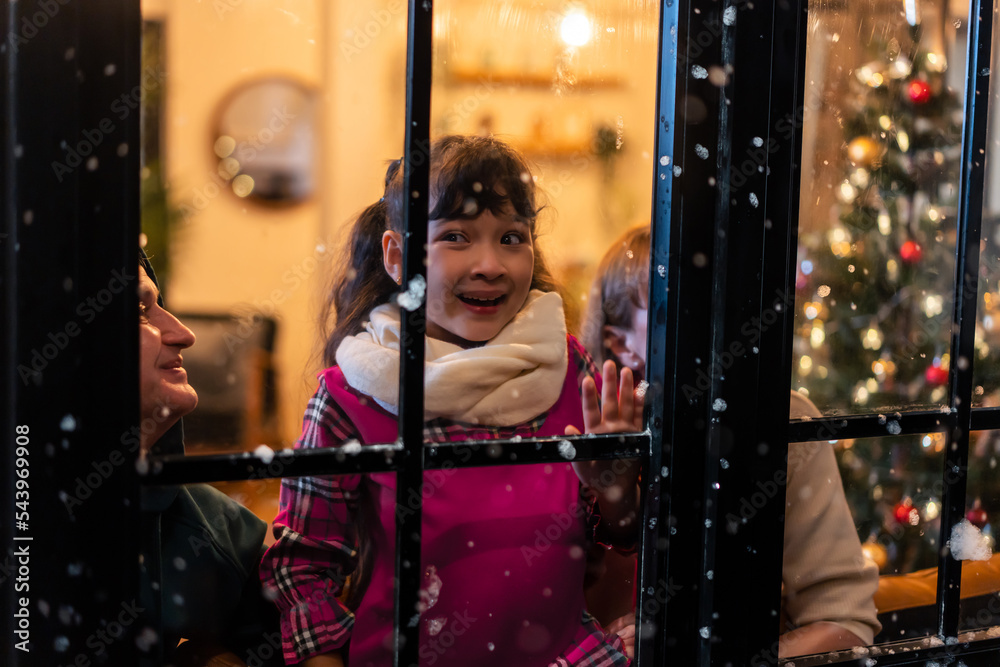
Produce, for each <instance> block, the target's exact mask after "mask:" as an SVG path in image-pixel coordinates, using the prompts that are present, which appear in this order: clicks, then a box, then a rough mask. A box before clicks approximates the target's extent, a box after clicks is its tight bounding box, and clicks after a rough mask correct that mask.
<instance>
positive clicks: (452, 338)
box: [382, 207, 535, 347]
mask: <svg viewBox="0 0 1000 667" xmlns="http://www.w3.org/2000/svg"><path fill="white" fill-rule="evenodd" d="M432 210H433V207H432ZM382 248H383V252H384V258H385V265H386V270H387V271H388V272H389V275H390V276H392V277H393V279H395V280H396V281H397V282H398V281H399V277H400V276H402V259H401V258H402V252H401V250H402V243H401V241H400V237H399V235H398V234H397V233H396V232H391V231H390V232H386V233H385V236H383V239H382ZM534 267H535V251H534V247H533V246H532V241H531V228H530V227H529V226H528V223H527V222H525V221H523V220H521V219H520V218H518V217H517V216H515V215H514V213H513V209H512V208H508V209H507V210H505V211H504V212H503V213H501V214H500V215H499V216H497V215H494V214H493V212H491V211H486V212H484V213H482V214H481V215H480V216H479V217H477V218H475V219H474V220H462V219H458V220H447V219H439V220H432V221H430V225H429V227H428V234H427V335H428V336H430V337H431V338H437V339H439V340H443V341H446V342H449V343H454V344H455V345H460V346H462V347H473V346H475V345H478V344H481V343H485V342H486V341H488V340H490V339H492V338H494V337H495V336H496V335H497V334H498V333H500V330H501V329H502V328H503V327H504V326H506V325H507V323H508V322H510V321H511V320H512V319H514V316H515V315H517V313H518V311H520V310H521V306H523V305H524V302H525V299H527V297H528V291H529V290H530V289H531V280H532V275H533V272H534Z"/></svg>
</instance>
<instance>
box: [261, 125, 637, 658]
mask: <svg viewBox="0 0 1000 667" xmlns="http://www.w3.org/2000/svg"><path fill="white" fill-rule="evenodd" d="M430 165H431V173H430V200H429V206H430V212H429V216H428V217H429V221H430V222H429V228H428V246H427V290H426V295H427V296H426V298H427V321H426V331H427V336H428V339H427V349H426V365H425V378H426V381H425V421H426V424H425V430H424V437H425V439H426V440H428V441H431V442H447V441H455V440H463V439H470V438H474V439H489V438H513V437H522V436H523V437H531V436H559V435H563V434H564V433H579V432H580V431H582V430H586V431H587V432H590V433H610V432H619V431H628V430H639V429H640V425H639V422H640V420H641V409H639V408H638V406H636V404H635V400H636V399H635V397H634V395H633V392H632V382H633V381H632V377H631V374H630V373H629V372H628V371H627V370H626V371H625V372H623V373H622V375H621V385H620V387H621V388H622V391H621V392H620V393H621V395H620V397H619V396H617V395H616V394H617V389H618V377H617V372H616V370H615V368H614V366H613V365H612V364H608V366H607V367H606V368H605V369H604V373H603V378H602V380H603V387H602V389H601V392H602V402H603V406H600V405H599V403H598V391H599V389H598V386H597V384H596V382H595V379H594V378H592V377H590V376H589V375H588V373H589V372H590V371H591V370H592V368H593V362H591V361H590V360H589V357H587V355H586V353H585V352H584V350H583V348H582V346H581V345H580V344H579V343H578V342H577V341H576V340H575V339H574V338H573V337H572V336H568V335H567V334H566V328H565V320H564V316H563V310H562V301H561V299H560V297H559V294H558V293H557V292H556V291H555V287H554V282H553V280H552V277H551V276H550V275H549V273H548V271H547V270H546V268H545V264H544V262H543V261H542V258H541V256H540V255H539V252H538V248H537V247H536V231H535V221H536V218H537V214H538V210H539V209H538V206H537V205H536V203H535V187H534V182H533V179H532V178H531V174H530V172H529V170H528V167H527V165H526V164H525V162H524V160H523V158H521V156H520V155H519V154H518V153H516V152H515V151H514V150H513V149H511V148H510V147H509V146H507V145H506V144H504V143H502V142H500V141H498V140H496V139H493V138H485V137H461V136H449V137H444V138H442V139H440V140H438V141H436V142H435V143H434V145H433V147H432V149H431V155H430ZM406 196H407V195H406V193H404V192H402V174H401V173H400V169H399V162H396V163H394V164H393V165H392V166H390V168H389V171H388V173H387V175H386V191H385V196H384V197H383V198H382V199H381V200H379V201H378V202H377V203H375V204H373V205H372V206H370V207H368V209H366V210H365V211H364V212H363V213H362V214H361V216H360V217H359V219H358V220H357V222H356V224H355V227H354V230H353V232H352V236H351V239H350V241H349V249H348V258H347V261H345V262H344V264H343V266H345V267H346V270H345V271H344V272H343V273H342V274H341V275H340V276H339V277H338V279H337V280H336V281H335V284H334V290H333V294H332V300H331V301H332V306H333V308H334V310H335V311H336V314H337V322H336V325H335V327H334V328H333V331H332V332H331V333H330V334H329V336H328V338H327V343H326V348H325V361H326V362H327V364H329V365H330V368H328V369H327V370H326V371H324V372H323V373H322V375H321V376H320V383H319V388H318V389H317V391H316V394H315V395H314V396H313V398H312V400H311V401H310V403H309V407H308V409H307V411H306V416H305V420H304V421H305V423H304V426H303V432H302V436H301V438H300V439H299V441H298V442H297V444H296V446H297V447H300V448H317V447H336V446H339V445H342V444H344V443H346V442H349V441H350V442H353V441H360V442H362V443H380V442H393V441H395V439H396V405H397V403H398V401H397V391H398V387H397V385H398V369H399V352H398V350H399V329H400V325H399V323H400V307H399V305H398V304H397V303H396V302H395V299H394V295H395V294H396V293H397V292H398V291H399V289H400V288H399V283H400V282H401V280H402V235H401V232H402V230H401V224H402V218H403V213H402V212H403V207H404V206H405V199H406ZM581 397H582V398H581ZM631 468H634V469H635V472H634V473H633V472H626V473H625V474H624V475H622V476H621V477H620V478H618V479H617V480H616V481H615V482H614V483H612V484H607V482H606V480H607V479H608V478H607V476H605V477H604V478H603V481H605V483H604V484H601V483H599V480H601V479H602V478H601V476H600V473H602V472H605V473H606V471H607V470H608V466H607V465H603V466H602V465H599V464H574V465H573V466H570V465H569V464H563V465H548V464H544V465H524V466H510V467H498V468H469V469H461V470H456V469H450V470H440V471H430V472H428V473H426V474H425V477H424V484H423V486H422V493H423V533H422V535H423V540H422V545H423V546H422V571H423V585H422V588H421V594H420V597H421V608H420V610H419V611H420V612H421V613H420V621H419V622H420V647H419V655H420V662H421V664H422V665H433V664H443V665H472V664H474V665H477V667H487V666H493V665H495V666H497V667H501V666H504V667H507V666H509V665H511V664H514V663H515V662H516V663H518V664H523V665H549V664H552V663H555V664H558V665H576V664H584V663H586V664H588V665H589V664H594V665H597V664H600V665H625V664H628V659H627V658H626V657H625V655H624V654H623V653H622V645H621V642H620V640H619V639H618V637H617V636H614V635H605V633H604V632H603V631H602V630H601V628H600V626H599V625H598V624H597V623H596V621H594V620H593V619H592V618H591V617H590V616H589V615H588V614H587V612H586V611H585V609H584V601H583V574H584V565H585V559H584V555H585V551H586V544H587V537H588V535H587V532H588V520H591V521H592V523H594V524H597V526H596V527H597V529H598V530H604V531H606V533H607V538H606V539H608V541H613V540H619V539H624V540H625V541H627V540H628V539H631V538H632V533H633V532H634V530H635V526H634V524H633V521H632V519H633V518H634V511H635V505H636V502H637V497H638V489H637V470H638V466H631ZM574 470H575V472H576V474H574ZM581 480H582V481H583V482H585V483H586V484H587V486H588V487H592V492H593V494H594V495H595V496H596V501H597V502H598V503H599V504H600V515H597V514H596V513H594V514H593V515H592V514H591V509H592V505H593V501H590V500H588V499H587V498H586V497H585V496H584V495H581V489H582V487H581ZM395 497H396V490H395V475H393V474H391V473H384V474H370V475H347V476H339V477H332V478H331V477H328V478H300V479H289V480H285V481H284V483H283V485H282V492H281V506H282V510H281V511H280V513H279V514H278V516H277V517H276V519H275V526H274V531H275V537H276V540H277V541H276V543H275V544H274V545H273V546H272V548H271V549H270V550H269V551H268V553H267V555H266V556H265V558H264V562H263V564H262V565H261V572H262V578H263V580H264V582H265V585H266V586H267V587H268V588H269V589H270V591H271V592H272V593H273V595H274V598H275V600H276V603H277V605H278V607H279V610H280V612H281V615H282V642H283V650H284V655H285V660H286V662H288V663H289V664H295V663H299V662H302V663H303V664H305V665H309V666H310V667H313V666H316V665H341V664H344V659H345V658H347V657H348V656H349V658H350V664H351V666H352V667H365V666H366V665H391V664H392V649H391V643H392V611H393V608H392V600H393V595H392V594H393V558H394V550H395V544H394V540H395V534H394V512H395V511H399V512H404V511H406V510H407V508H405V507H399V508H396V507H395ZM348 575H350V585H349V591H348V592H347V594H346V595H344V594H343V584H344V580H345V578H346V577H347V576H348Z"/></svg>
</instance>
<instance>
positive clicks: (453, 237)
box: [441, 232, 463, 243]
mask: <svg viewBox="0 0 1000 667" xmlns="http://www.w3.org/2000/svg"><path fill="white" fill-rule="evenodd" d="M462 239H463V237H462V235H461V234H459V233H458V232H445V233H444V234H442V235H441V240H442V241H445V242H446V243H458V242H460V241H462Z"/></svg>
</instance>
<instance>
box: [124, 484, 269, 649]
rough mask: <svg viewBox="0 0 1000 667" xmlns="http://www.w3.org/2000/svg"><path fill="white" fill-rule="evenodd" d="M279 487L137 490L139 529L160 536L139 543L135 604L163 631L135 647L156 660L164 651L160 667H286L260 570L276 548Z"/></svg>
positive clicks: (142, 636)
mask: <svg viewBox="0 0 1000 667" xmlns="http://www.w3.org/2000/svg"><path fill="white" fill-rule="evenodd" d="M279 486H280V480H276V479H274V480H272V479H268V480H256V481H246V482H227V483H217V484H211V485H209V484H189V485H184V486H168V487H147V488H146V489H144V492H143V519H144V520H145V521H146V522H148V523H152V522H153V521H155V522H156V525H157V526H158V528H159V530H158V531H147V532H146V533H144V538H143V539H144V542H143V544H142V549H143V560H142V563H143V566H142V567H141V569H140V594H141V599H142V602H141V603H140V604H141V605H142V606H144V607H145V608H146V609H148V610H149V611H148V612H147V613H148V615H149V617H150V618H159V619H161V624H160V628H159V629H158V632H154V631H153V629H152V628H148V627H147V628H145V629H144V630H142V632H140V633H139V634H138V639H137V642H138V643H139V644H140V646H142V647H144V648H150V649H153V654H154V655H156V654H157V653H158V652H159V650H160V649H161V648H162V650H163V652H164V657H165V661H164V662H163V664H192V665H194V664H198V665H201V664H216V661H218V664H223V663H225V664H244V663H246V664H255V665H261V666H262V667H279V666H280V665H283V664H284V661H283V660H282V657H281V633H280V630H279V625H278V616H277V613H276V611H275V606H274V603H273V601H272V600H273V596H271V595H265V593H264V588H263V587H262V585H261V581H260V577H259V576H258V570H257V563H258V562H259V561H260V555H261V552H262V550H263V549H264V548H265V547H266V546H269V545H271V544H272V543H273V542H274V538H273V536H272V535H271V530H270V528H271V522H272V521H273V520H274V518H275V515H276V514H277V513H278V489H279ZM157 604H158V606H159V608H158V609H157ZM154 609H155V610H156V611H153V610H154ZM157 640H159V641H161V642H162V645H161V646H158V647H157V646H156V645H155V643H154V642H155V641H157ZM182 640H183V641H182ZM230 661H232V662H230ZM157 664H159V663H157Z"/></svg>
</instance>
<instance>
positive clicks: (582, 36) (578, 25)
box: [559, 9, 592, 46]
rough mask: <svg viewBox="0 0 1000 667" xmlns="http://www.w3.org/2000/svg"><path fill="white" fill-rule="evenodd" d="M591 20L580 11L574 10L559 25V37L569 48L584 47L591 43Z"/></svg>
mask: <svg viewBox="0 0 1000 667" xmlns="http://www.w3.org/2000/svg"><path fill="white" fill-rule="evenodd" d="M591 29H592V28H591V25H590V19H589V18H588V17H587V15H586V14H585V13H584V12H583V11H582V10H579V9H574V10H572V11H571V12H569V13H568V14H566V16H565V17H564V18H563V20H562V23H561V24H560V25H559V36H560V37H562V40H563V41H564V42H566V44H568V45H569V46H583V45H584V44H586V43H587V42H589V41H590V33H591Z"/></svg>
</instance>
